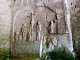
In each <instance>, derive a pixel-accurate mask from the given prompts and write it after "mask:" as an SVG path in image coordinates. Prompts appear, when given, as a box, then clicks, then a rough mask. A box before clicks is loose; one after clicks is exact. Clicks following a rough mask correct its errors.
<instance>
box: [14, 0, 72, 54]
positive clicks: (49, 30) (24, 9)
mask: <svg viewBox="0 0 80 60" xmlns="http://www.w3.org/2000/svg"><path fill="white" fill-rule="evenodd" d="M25 1H26V2H27V3H26V4H25V5H24V2H25ZM64 2H65V1H64V0H59V1H54V0H22V1H21V0H20V1H19V2H15V3H16V4H15V5H17V4H18V6H15V7H14V8H15V9H13V12H15V15H14V14H13V21H14V22H13V23H14V26H13V28H14V30H13V34H14V32H16V31H20V32H19V41H22V42H18V43H16V44H17V45H18V46H17V48H19V50H18V51H19V54H22V53H21V52H20V51H22V49H23V48H22V47H24V50H25V51H23V54H24V53H26V54H27V53H28V52H29V53H34V52H35V51H37V53H39V52H40V51H39V50H40V41H41V38H42V36H43V41H42V49H43V52H47V51H51V50H54V49H56V48H61V47H62V45H63V46H65V47H67V48H69V47H70V48H71V46H70V43H68V42H70V41H71V40H69V38H70V37H69V36H71V35H69V33H66V30H69V31H70V29H68V28H69V27H70V25H68V24H67V23H66V21H67V20H66V18H65V17H66V14H64V13H65V12H66V11H64V10H65V8H64ZM19 5H20V6H19ZM16 10H17V11H16ZM17 22H18V23H17ZM67 25H68V26H67ZM71 38H72V37H71ZM16 40H17V39H16ZM13 41H15V39H13ZM25 41H26V42H25ZM65 42H66V43H65ZM21 46H22V47H21ZM27 50H28V52H27ZM69 50H70V49H69ZM16 51H17V50H16ZM18 51H17V52H18ZM12 52H14V50H13V51H12ZM17 52H16V53H17ZM17 54H18V53H17Z"/></svg>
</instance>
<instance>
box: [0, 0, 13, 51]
mask: <svg viewBox="0 0 80 60" xmlns="http://www.w3.org/2000/svg"><path fill="white" fill-rule="evenodd" d="M11 22H12V12H11V1H10V0H0V49H4V50H7V49H9V48H10V34H11Z"/></svg>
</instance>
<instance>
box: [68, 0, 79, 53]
mask: <svg viewBox="0 0 80 60" xmlns="http://www.w3.org/2000/svg"><path fill="white" fill-rule="evenodd" d="M69 5H70V11H71V25H72V33H73V41H74V49H75V52H78V51H80V1H79V0H71V1H69Z"/></svg>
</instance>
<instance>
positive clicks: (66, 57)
mask: <svg viewBox="0 0 80 60" xmlns="http://www.w3.org/2000/svg"><path fill="white" fill-rule="evenodd" d="M46 56H48V59H49V58H50V59H51V60H75V59H74V58H73V55H72V54H71V53H69V52H66V51H65V50H62V51H61V50H60V49H59V50H54V51H51V52H47V53H46ZM46 60H47V59H46Z"/></svg>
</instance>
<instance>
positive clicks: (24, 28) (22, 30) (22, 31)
mask: <svg viewBox="0 0 80 60" xmlns="http://www.w3.org/2000/svg"><path fill="white" fill-rule="evenodd" d="M26 32H27V28H26V24H22V27H21V33H22V40H23V41H26V34H27V33H26Z"/></svg>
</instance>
